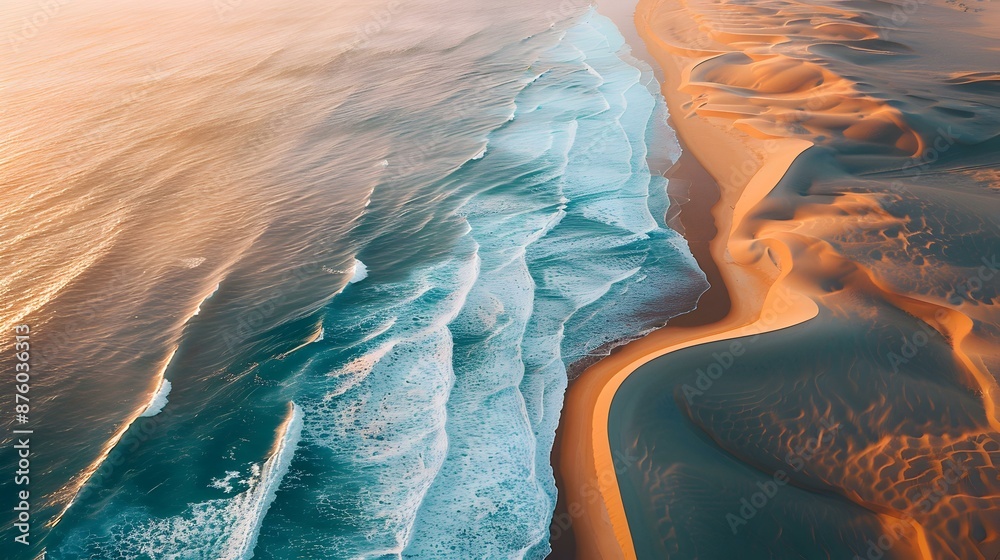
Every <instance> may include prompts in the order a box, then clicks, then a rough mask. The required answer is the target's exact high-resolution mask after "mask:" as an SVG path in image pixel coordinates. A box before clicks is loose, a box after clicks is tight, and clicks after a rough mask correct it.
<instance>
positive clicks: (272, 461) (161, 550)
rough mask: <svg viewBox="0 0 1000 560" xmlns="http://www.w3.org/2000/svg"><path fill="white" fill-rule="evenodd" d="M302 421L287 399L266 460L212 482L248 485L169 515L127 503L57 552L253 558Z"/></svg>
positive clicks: (70, 554) (213, 559)
mask: <svg viewBox="0 0 1000 560" xmlns="http://www.w3.org/2000/svg"><path fill="white" fill-rule="evenodd" d="M303 422H304V415H303V412H302V409H301V408H299V407H298V406H297V405H296V404H295V403H294V402H291V403H289V411H288V414H287V416H286V417H285V419H284V421H283V422H282V424H281V426H280V427H279V428H278V430H277V436H276V438H275V443H274V446H273V448H272V450H271V453H270V455H269V457H268V458H267V460H265V461H264V463H263V464H262V465H258V464H253V465H251V467H250V469H249V475H248V476H247V478H246V479H243V480H240V478H239V475H240V473H239V472H237V471H228V472H226V474H225V476H224V477H223V478H216V479H213V480H212V482H211V484H209V486H210V487H212V488H216V489H219V490H223V491H225V490H226V488H227V486H228V487H229V489H230V491H231V482H233V481H235V482H238V483H241V484H243V485H245V486H246V487H247V488H246V490H244V491H243V492H241V493H240V494H238V495H236V496H233V497H232V498H222V499H214V500H208V501H204V502H198V503H194V504H189V505H188V507H187V508H186V510H185V511H184V512H183V513H181V514H179V515H176V516H172V517H166V518H156V517H153V516H150V514H149V511H147V510H146V509H144V508H141V507H134V508H129V509H126V510H123V511H120V512H119V513H118V514H117V515H116V516H115V517H113V518H110V519H107V520H106V521H105V524H106V528H105V529H104V530H100V531H99V533H100V535H101V536H96V535H94V534H88V535H87V537H86V538H85V539H83V541H84V542H82V543H80V542H73V540H72V539H70V541H68V542H67V543H66V544H65V546H64V547H63V548H62V549H60V550H55V551H53V553H54V554H56V555H57V556H58V557H82V556H84V555H87V556H88V557H102V558H111V557H114V558H119V557H122V558H167V559H181V558H184V559H192V560H194V559H197V560H218V559H223V560H248V559H250V558H252V557H253V556H254V549H255V548H256V544H257V540H258V536H259V534H260V530H261V526H262V524H263V522H264V518H265V517H266V515H267V512H268V510H269V509H270V507H271V504H272V503H273V502H274V500H275V498H276V496H277V492H278V489H279V487H280V486H281V483H282V480H283V479H284V477H285V475H286V474H287V473H288V470H289V467H290V465H291V463H292V459H293V458H294V456H295V451H296V449H297V448H298V445H299V442H300V440H301V437H302V429H303ZM107 527H113V530H112V531H108V530H107ZM80 547H82V549H81V548H80Z"/></svg>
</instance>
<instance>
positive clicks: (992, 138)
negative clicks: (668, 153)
mask: <svg viewBox="0 0 1000 560" xmlns="http://www.w3.org/2000/svg"><path fill="white" fill-rule="evenodd" d="M996 18H997V14H996V10H995V8H992V7H991V6H990V4H989V3H987V2H975V3H970V4H968V5H966V4H958V3H945V2H940V3H932V2H927V3H913V4H910V5H898V6H897V5H881V4H878V5H876V4H874V3H872V4H869V3H863V2H862V3H853V4H851V5H850V6H849V7H845V6H843V5H834V4H832V3H830V4H827V3H820V4H814V5H805V4H800V3H797V2H762V3H758V4H755V5H754V6H752V7H751V6H746V5H743V4H735V3H728V2H723V3H708V2H683V1H679V2H675V1H656V0H649V1H642V2H640V3H639V5H638V7H637V10H636V16H635V23H636V27H637V29H638V31H639V35H640V36H641V37H642V38H643V40H644V42H645V46H646V48H647V49H648V50H649V52H650V53H651V54H652V55H653V57H654V58H655V59H656V61H657V62H658V63H659V65H660V67H661V69H662V71H663V75H664V81H663V84H662V85H663V88H662V91H663V94H664V96H665V98H666V99H667V103H668V106H669V109H670V113H671V125H672V126H673V127H674V128H675V129H676V130H677V132H678V136H679V138H680V140H681V142H682V146H683V147H684V149H685V150H686V151H687V152H690V153H691V154H692V155H693V156H694V157H695V158H697V160H698V162H699V163H700V164H701V165H702V166H703V167H704V169H705V170H707V172H708V174H709V175H710V176H711V178H712V179H713V180H714V183H715V184H716V185H717V189H718V194H717V195H716V194H714V193H711V192H694V191H695V189H696V188H698V186H699V185H691V186H690V188H691V195H690V196H691V198H692V200H694V199H695V197H696V196H702V197H707V198H708V199H711V198H712V197H713V196H717V197H718V202H716V203H714V205H712V206H711V219H712V221H713V222H714V226H715V229H716V230H717V233H716V234H715V235H714V237H713V238H712V239H711V240H710V242H709V243H708V253H709V254H710V255H711V257H712V259H713V261H714V264H715V265H717V267H718V270H719V276H720V278H721V279H722V280H723V282H724V285H725V292H724V294H719V293H718V292H716V293H715V294H713V293H712V290H710V291H709V292H708V293H707V294H706V296H704V297H703V299H702V301H700V302H699V309H698V310H696V311H694V312H692V313H690V314H688V315H686V316H682V317H680V318H678V320H675V321H673V322H672V324H668V326H667V327H666V328H665V329H662V330H659V331H656V332H654V333H652V334H650V335H647V336H646V337H644V338H642V339H640V340H637V341H635V342H633V343H631V344H629V345H627V346H624V347H622V348H620V349H618V350H617V351H616V352H615V353H613V354H612V355H611V356H610V357H608V358H606V359H604V360H602V361H601V362H598V363H597V364H595V365H594V366H592V367H591V368H589V369H588V370H587V371H586V372H584V374H583V375H582V376H581V377H580V378H579V379H578V380H576V381H575V382H574V383H573V384H572V385H571V386H570V389H569V392H568V395H567V399H566V405H565V408H564V411H563V418H562V424H561V426H560V430H561V432H560V434H561V447H560V453H561V456H560V459H559V460H560V465H561V467H560V473H561V480H562V483H561V486H560V489H561V490H562V491H563V492H564V493H565V500H566V503H567V504H568V506H567V508H566V510H567V512H568V514H569V515H570V516H571V518H572V526H573V534H574V537H575V546H576V553H577V556H578V557H580V558H637V557H638V558H658V557H659V558H662V557H670V558H694V557H702V558H717V557H734V556H735V555H738V556H739V557H741V558H769V557H808V558H813V557H846V558H851V557H861V558H864V557H873V555H877V556H874V557H884V558H993V556H994V555H995V554H996V553H997V552H1000V542H998V540H997V539H998V531H997V529H998V527H1000V524H998V522H1000V519H998V504H1000V488H998V481H997V477H996V467H995V465H996V464H997V461H998V460H1000V456H998V455H997V451H998V449H1000V446H998V445H997V437H998V433H997V432H998V430H997V426H998V424H997V415H996V409H995V398H994V395H995V394H996V381H995V379H994V375H995V373H994V372H996V371H997V366H998V352H997V349H996V345H995V342H993V341H995V336H996V333H997V325H998V320H1000V318H998V316H997V312H996V308H995V303H996V295H997V281H996V280H995V277H994V275H993V269H992V268H991V265H992V262H993V261H994V260H995V256H996V254H997V250H998V225H997V219H996V216H997V214H998V210H1000V207H998V201H997V198H996V190H997V186H998V182H997V176H996V171H995V169H996V167H997V159H998V158H997V155H996V153H997V132H996V131H997V122H998V109H997V107H996V106H995V105H996V103H995V97H993V98H992V99H993V100H992V101H991V95H992V96H995V94H996V91H997V89H996V88H997V84H998V75H997V73H996V72H995V71H993V70H991V69H990V63H989V60H990V57H995V50H996V49H995V47H989V46H987V45H990V44H993V45H995V44H996V36H995V33H996V31H995V30H996V29H997V27H996V25H995V22H996ZM991 22H992V23H993V25H992V26H990V23H991ZM932 30H933V31H934V32H932ZM991 41H992V43H991ZM668 178H670V179H671V182H672V184H673V182H674V181H673V179H672V178H671V177H670V175H669V174H668ZM672 186H673V185H672ZM702 187H703V189H702V190H703V191H709V190H711V189H710V187H711V185H708V186H707V187H706V186H705V184H703V185H702ZM699 206H701V207H703V206H704V204H702V205H694V207H695V208H694V209H692V208H691V205H688V207H685V208H682V209H681V212H680V213H681V216H680V218H681V222H683V218H684V213H685V210H692V211H694V212H698V210H697V207H699ZM702 229H703V230H705V229H710V228H705V227H704V225H703V227H702ZM691 247H692V253H694V254H695V255H696V256H697V254H698V250H697V247H696V245H695V244H692V245H691ZM699 262H700V263H701V261H699ZM702 268H703V269H705V266H704V265H703V266H702ZM708 275H709V277H710V278H711V274H708ZM715 288H716V286H715V285H714V284H713V289H715ZM804 449H805V450H806V451H804ZM761 502H763V503H761ZM762 512H763V513H762Z"/></svg>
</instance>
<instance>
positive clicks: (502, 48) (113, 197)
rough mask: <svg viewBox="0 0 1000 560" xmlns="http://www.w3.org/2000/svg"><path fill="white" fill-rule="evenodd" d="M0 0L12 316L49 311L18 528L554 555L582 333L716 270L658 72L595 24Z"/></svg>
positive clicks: (490, 6)
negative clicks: (675, 165) (555, 455)
mask: <svg viewBox="0 0 1000 560" xmlns="http://www.w3.org/2000/svg"><path fill="white" fill-rule="evenodd" d="M39 14H43V15H39ZM0 16H2V18H0V19H2V21H3V22H4V25H5V26H6V27H5V28H4V29H2V31H3V32H4V33H3V35H4V36H5V37H7V38H8V41H7V43H6V44H5V45H3V47H4V48H7V49H9V51H8V52H7V53H5V56H4V57H3V58H2V59H0V78H2V83H0V88H2V90H0V91H2V94H0V95H2V98H3V100H4V106H3V111H2V112H0V123H2V125H0V131H2V132H3V134H4V137H3V141H2V142H3V143H2V146H3V147H2V151H0V181H2V184H3V188H2V191H0V196H2V197H3V204H2V205H0V215H2V218H0V247H2V249H0V253H2V255H3V257H4V262H5V264H6V266H5V267H4V271H3V273H2V276H0V323H2V332H3V333H4V334H5V336H7V335H8V333H9V335H10V339H11V340H13V336H14V334H13V333H14V328H15V325H20V324H24V325H28V326H29V327H30V329H31V333H32V334H31V368H32V369H31V389H30V398H31V416H30V419H29V420H28V421H27V422H26V423H24V424H22V425H15V424H13V422H14V419H13V417H12V416H11V415H7V417H5V418H4V421H5V423H7V424H10V425H11V428H21V429H24V428H28V429H31V430H32V431H33V433H32V435H31V438H32V457H31V465H32V473H31V480H30V492H31V496H32V500H31V501H32V509H31V544H30V546H27V547H23V545H7V544H5V545H4V549H5V550H8V551H11V554H14V555H15V556H12V557H17V558H22V557H23V558H31V557H34V556H35V555H38V554H40V553H41V552H42V551H43V550H44V551H45V554H46V556H45V557H46V558H49V559H76V558H102V559H104V558H107V559H118V558H122V559H124V558H129V559H140V558H142V559H145V558H149V559H154V558H155V559H161V558H174V559H188V558H191V559H195V558H204V559H220V558H224V559H230V558H231V559H237V558H239V559H243V558H250V557H254V558H265V559H267V558H273V559H291V558H402V557H407V558H474V557H478V558H543V557H545V555H546V554H547V553H548V551H549V545H548V536H549V523H550V519H551V516H552V512H553V509H554V507H555V498H556V487H555V483H554V479H553V474H552V467H551V464H550V453H551V449H552V445H553V437H554V433H555V429H556V425H557V423H558V418H559V413H560V409H561V406H562V399H563V393H564V391H565V389H566V386H567V380H568V379H569V377H570V376H571V375H572V374H573V373H574V372H575V371H576V370H575V369H573V366H574V364H583V363H588V361H592V360H593V359H594V358H595V357H597V356H601V355H604V354H606V353H607V352H608V351H610V349H611V348H612V347H614V346H615V345H616V344H620V343H622V342H624V341H627V340H630V339H634V338H636V337H638V336H641V335H642V334H644V333H646V332H648V331H650V330H652V329H654V328H656V327H658V326H661V325H663V324H664V323H665V322H666V320H667V319H668V318H670V317H672V316H676V315H678V314H681V313H684V312H687V311H689V310H691V309H692V308H693V307H694V306H695V304H696V302H697V300H698V297H699V296H700V295H701V294H702V293H703V292H704V291H705V289H706V288H707V283H706V281H705V278H704V275H703V274H702V273H701V271H700V270H698V268H697V266H696V264H695V262H694V260H693V258H692V257H691V254H690V252H689V251H688V249H687V245H686V243H685V242H684V240H683V239H682V238H681V237H680V236H679V235H678V234H676V233H675V232H674V231H672V230H671V229H669V228H668V227H667V224H666V223H665V222H664V215H665V213H666V210H667V206H668V197H667V193H666V186H667V182H666V179H664V178H663V176H662V174H663V172H664V171H665V166H666V165H669V163H670V161H672V160H675V159H676V158H677V157H678V156H679V154H680V148H679V146H678V144H677V141H676V139H675V138H674V136H673V133H672V131H671V129H670V128H669V127H668V126H667V121H666V119H667V110H666V107H665V104H664V102H663V100H662V98H661V97H660V94H659V85H658V84H657V83H656V81H655V79H654V76H653V72H652V70H651V69H650V68H649V66H648V65H647V64H645V63H644V62H642V61H639V60H637V59H635V58H633V57H632V56H631V55H630V54H629V47H628V46H627V45H626V44H625V42H624V39H623V38H622V36H621V34H620V33H619V31H618V30H617V29H616V28H615V26H614V24H613V23H612V22H611V21H610V20H608V19H607V18H605V17H604V16H603V15H601V14H600V13H598V12H597V11H595V9H594V8H592V7H591V6H589V5H588V4H586V3H579V4H573V3H569V2H567V1H565V0H564V1H563V2H556V1H555V0H552V1H550V2H538V1H532V2H528V1H526V0H521V1H514V2H506V3H504V4H503V5H498V4H497V3H493V2H481V1H472V2H460V1H458V0H448V1H442V0H398V1H397V0H390V1H388V2H386V1H384V0H375V1H369V0H364V1H361V2H358V1H354V2H341V1H339V0H338V1H334V2H318V1H304V2H296V3H294V5H290V4H288V3H283V2H277V1H274V0H216V1H215V2H209V1H207V0H205V1H177V2H170V3H166V4H150V5H137V4H134V3H131V2H129V3H126V2H123V1H118V0H93V1H86V0H73V1H70V0H63V1H60V2H53V3H48V4H46V3H42V4H36V3H32V2H27V1H21V0H16V1H15V2H13V3H7V4H5V6H4V7H3V8H0ZM654 156H655V157H654ZM650 161H656V162H658V163H656V164H653V165H652V167H653V168H652V169H651V164H650ZM12 348H13V344H10V345H8V344H5V345H4V349H3V351H2V353H0V359H2V360H3V363H4V364H5V366H4V367H5V368H6V367H7V364H13V363H14V358H13V353H12V351H11V350H12ZM577 369H578V368H577ZM5 394H10V391H5ZM5 398H6V397H5ZM11 398H12V397H11ZM6 408H7V407H5V409H6ZM10 433H11V432H10V430H9V429H8V430H5V432H4V436H3V437H4V438H5V439H4V445H3V449H4V457H5V459H4V465H5V469H9V472H13V471H14V470H15V457H14V454H13V453H12V452H10V451H11V450H12V445H11V443H12V436H10V435H9V434H10ZM2 480H3V482H2V483H0V495H2V496H3V497H4V498H3V499H4V500H12V499H13V498H14V496H15V495H16V492H17V489H18V488H17V487H16V486H15V484H13V483H12V482H13V479H12V478H10V477H7V476H4V478H3V479H2ZM5 503H6V502H5ZM12 507H13V504H11V508H12ZM8 511H10V509H8ZM15 530H16V528H15V527H13V521H11V522H10V523H7V522H5V524H4V531H5V534H14V531H15ZM5 554H7V553H6V552H5Z"/></svg>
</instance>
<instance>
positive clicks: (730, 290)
mask: <svg viewBox="0 0 1000 560" xmlns="http://www.w3.org/2000/svg"><path fill="white" fill-rule="evenodd" d="M649 4H651V2H649V1H647V0H640V2H639V5H638V6H637V8H636V13H635V26H636V29H637V30H638V33H639V36H640V37H641V38H642V40H643V41H644V42H645V46H646V49H647V50H648V52H649V53H650V54H651V56H652V57H653V59H654V61H655V64H656V66H655V67H657V68H658V70H659V71H658V72H657V73H658V74H659V75H660V76H663V80H662V81H661V92H662V94H663V96H664V98H665V99H666V102H667V106H668V109H669V111H670V122H671V124H672V125H673V127H674V130H675V131H676V133H677V136H678V139H679V140H680V142H681V146H682V149H683V154H684V156H682V158H681V159H680V160H678V162H677V164H675V168H676V167H679V166H680V164H683V163H684V160H685V159H688V160H689V161H688V162H687V163H688V166H689V168H691V167H694V166H692V165H691V164H692V163H696V164H697V168H700V169H701V170H704V172H706V173H707V175H708V176H709V177H708V178H709V179H710V180H712V181H714V183H715V184H716V185H717V188H718V192H717V193H712V192H704V191H703V190H702V191H699V192H698V193H697V195H700V196H701V197H705V196H706V195H717V199H716V200H715V202H714V203H713V204H710V208H711V210H710V215H711V218H712V220H711V222H708V221H705V222H698V221H697V220H695V222H696V224H700V225H701V226H702V227H701V228H698V229H691V228H689V227H685V228H684V230H685V231H684V237H685V239H686V240H688V241H689V246H690V245H691V243H692V239H689V236H690V235H692V234H695V235H697V234H698V233H701V234H704V233H705V232H706V231H711V230H712V229H714V230H715V231H714V232H712V233H714V235H712V236H711V237H710V238H709V239H707V240H694V243H695V246H694V247H692V253H695V251H696V247H697V244H699V242H700V243H701V244H702V245H703V248H702V249H701V250H700V251H698V252H699V253H701V255H699V256H701V259H698V258H697V257H696V259H697V260H698V261H699V265H700V266H701V265H703V263H704V262H705V261H703V260H702V259H704V258H705V256H706V255H707V256H708V257H710V258H711V264H712V265H713V266H714V267H715V270H714V271H710V270H705V268H704V267H703V271H705V272H706V275H709V274H710V272H713V273H714V274H712V275H711V276H715V280H716V282H713V283H712V287H711V289H710V290H709V291H708V292H706V293H705V294H704V295H703V296H702V299H701V300H700V301H699V302H698V307H697V308H696V309H694V310H692V311H690V312H688V313H687V314H684V315H681V316H678V317H676V318H675V319H673V320H671V322H670V323H669V324H668V325H667V326H665V327H663V328H661V329H659V330H657V331H654V332H652V333H650V334H648V335H646V336H645V337H643V338H640V339H637V340H635V341H633V342H631V343H629V344H626V345H623V346H621V347H618V348H616V349H615V351H614V352H613V353H612V354H611V355H610V356H608V357H606V358H604V359H602V360H601V361H599V362H597V363H595V364H593V365H591V366H590V367H588V368H587V369H586V370H585V371H584V372H583V373H582V374H581V375H580V376H579V377H578V378H577V379H576V380H575V381H574V382H573V383H572V384H571V385H570V387H569V388H568V390H567V395H566V399H565V404H564V407H563V413H562V420H561V422H560V430H559V438H558V440H557V441H558V445H559V447H558V453H559V459H558V466H559V471H560V472H559V475H558V478H559V479H560V481H561V489H562V490H563V493H564V494H565V498H564V499H565V500H566V501H567V502H568V503H569V504H570V505H569V506H568V508H567V509H568V512H569V515H570V516H571V518H572V530H573V534H574V538H575V552H576V557H577V558H581V559H595V560H596V559H610V558H625V559H630V558H635V557H636V556H635V552H634V547H633V545H632V537H631V531H630V528H629V525H628V520H627V518H626V514H625V509H624V504H623V503H622V498H621V495H620V492H619V489H618V485H617V478H616V476H617V473H616V468H617V467H616V464H615V459H616V458H615V457H612V454H611V450H610V443H609V434H608V431H607V426H608V418H609V413H610V408H611V402H612V400H613V398H614V395H615V393H616V391H617V389H618V387H619V386H620V385H621V384H622V382H624V380H625V379H626V378H627V377H628V376H629V375H630V374H631V373H632V372H633V371H635V370H636V369H637V368H639V367H640V366H642V365H644V364H646V363H648V362H650V361H652V360H653V359H655V358H658V357H660V356H663V355H665V354H668V353H671V352H674V351H676V350H680V349H683V348H688V347H691V346H696V345H699V344H703V343H707V342H712V341H716V340H725V339H729V338H738V337H740V336H745V335H747V334H760V333H761V332H769V331H774V330H779V329H782V328H786V327H790V326H793V325H795V324H799V323H801V322H804V321H806V320H809V319H811V318H812V317H814V316H815V315H816V314H817V312H818V308H817V307H816V306H815V304H813V303H812V302H811V301H808V303H806V304H805V305H802V306H800V307H798V308H797V309H795V310H794V311H790V312H789V313H788V314H787V315H786V316H785V317H784V319H785V320H784V321H780V320H779V322H773V323H772V324H769V325H760V321H759V320H758V318H759V317H760V315H761V313H762V311H763V310H764V309H767V308H768V307H773V306H774V305H775V302H776V301H777V300H778V299H779V298H781V297H783V296H784V295H785V294H784V293H782V294H779V293H777V290H775V288H777V287H778V286H779V284H780V280H781V279H783V278H784V277H785V276H786V275H787V272H788V271H787V270H786V271H783V272H782V271H781V270H779V269H777V267H771V266H766V265H764V263H763V262H761V261H759V260H758V261H757V262H756V263H755V264H756V265H760V266H753V265H750V266H747V265H739V264H737V263H734V262H732V261H731V260H730V259H731V258H732V257H731V256H728V253H729V249H730V241H731V235H732V232H733V231H734V230H735V229H737V228H738V227H739V225H740V221H741V219H743V218H745V217H746V214H747V212H748V211H749V210H750V209H751V208H752V207H753V206H754V205H755V204H756V203H757V202H759V201H760V200H761V199H763V198H764V197H765V196H766V195H767V194H768V193H769V192H770V191H771V189H773V188H774V187H775V186H776V185H777V184H778V182H779V181H780V180H781V178H782V177H783V176H784V174H785V173H786V172H787V170H788V168H789V167H790V166H791V164H792V163H793V162H794V161H795V159H796V158H797V157H798V156H799V155H800V154H801V153H802V152H804V151H805V150H807V149H808V148H810V147H811V146H812V144H811V143H809V142H806V141H802V140H795V139H782V140H770V141H766V142H765V141H762V140H758V139H755V138H751V137H750V136H748V135H746V134H744V133H742V132H739V131H736V130H733V129H731V128H730V129H728V130H727V129H725V128H724V127H722V126H719V125H717V124H714V123H712V122H710V121H709V120H708V119H705V118H703V117H701V116H698V115H695V114H693V112H692V111H689V110H688V109H687V108H688V107H689V106H690V103H691V101H692V99H691V97H690V96H689V95H688V94H686V93H684V92H683V91H681V87H682V85H683V83H684V80H685V78H684V77H685V76H686V75H687V74H688V73H689V72H690V68H691V66H692V65H693V62H692V60H693V59H692V58H689V57H686V56H683V55H682V54H680V53H681V52H683V49H669V48H665V46H664V45H663V44H662V43H658V42H657V41H656V38H655V36H654V33H653V30H652V29H651V28H650V26H649V23H648V21H647V19H646V17H647V16H648V13H649V11H650V10H651V9H653V8H654V6H651V5H649ZM768 156H770V157H768ZM691 160H693V161H691ZM737 162H738V163H737ZM697 168H696V169H695V170H694V171H693V172H694V173H695V174H697V173H698V169H697ZM726 170H729V171H730V173H728V174H727V173H726ZM676 172H677V169H674V168H672V169H671V173H668V178H670V179H671V180H672V181H673V180H676V179H677V177H675V176H674V173H676ZM693 186H694V187H695V188H696V189H697V188H698V187H699V186H701V187H704V186H705V185H704V184H701V185H699V184H697V183H694V184H693ZM694 199H695V196H692V197H691V200H692V201H694ZM697 202H701V203H702V204H704V201H703V200H699V201H696V203H697ZM737 208H738V209H739V212H737ZM689 214H690V212H689ZM699 217H700V216H699ZM684 218H685V213H684V211H683V210H681V212H680V213H679V214H678V215H677V216H676V219H679V220H680V221H681V223H683V222H684ZM734 222H735V223H734ZM734 225H735V227H734ZM727 261H728V262H727ZM789 262H790V259H789ZM770 264H771V263H770V262H767V265H770ZM719 280H721V283H720V282H718V281H719ZM783 287H784V288H785V289H786V290H787V289H788V288H787V286H783ZM803 303H805V302H803ZM565 465H573V468H570V469H567V468H562V467H563V466H565ZM561 495H562V494H561Z"/></svg>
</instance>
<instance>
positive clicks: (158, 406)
mask: <svg viewBox="0 0 1000 560" xmlns="http://www.w3.org/2000/svg"><path fill="white" fill-rule="evenodd" d="M169 394H170V381H168V380H166V379H161V380H160V386H159V387H158V388H157V389H156V392H155V393H153V398H152V399H150V401H149V404H148V405H147V406H146V410H144V411H142V414H140V415H139V417H140V418H149V417H150V416H156V415H157V414H159V413H160V411H162V410H163V407H165V406H167V395H169Z"/></svg>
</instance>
